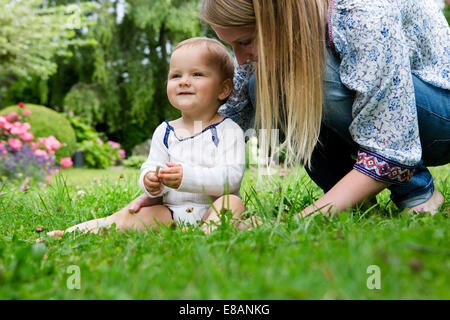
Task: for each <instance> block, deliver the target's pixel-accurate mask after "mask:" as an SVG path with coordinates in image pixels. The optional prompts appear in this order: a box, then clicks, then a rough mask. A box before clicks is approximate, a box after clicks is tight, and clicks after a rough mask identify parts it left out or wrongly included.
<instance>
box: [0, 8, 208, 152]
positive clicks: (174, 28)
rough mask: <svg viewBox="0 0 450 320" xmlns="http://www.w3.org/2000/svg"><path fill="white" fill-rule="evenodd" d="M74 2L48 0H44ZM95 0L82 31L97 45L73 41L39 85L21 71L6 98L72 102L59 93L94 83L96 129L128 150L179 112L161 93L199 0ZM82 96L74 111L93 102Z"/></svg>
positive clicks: (194, 23) (196, 25)
mask: <svg viewBox="0 0 450 320" xmlns="http://www.w3.org/2000/svg"><path fill="white" fill-rule="evenodd" d="M75 2H77V1H76V0H73V1H70V0H53V1H51V2H49V6H52V5H54V4H56V5H61V4H67V3H75ZM95 2H96V3H97V6H96V8H95V10H94V11H93V15H92V17H91V19H92V20H93V21H94V22H95V25H93V26H89V27H88V28H86V30H87V33H85V34H84V33H83V35H82V36H83V38H87V39H94V40H95V41H96V43H97V45H96V46H84V47H79V48H76V49H74V50H73V56H72V57H68V58H67V57H58V58H57V62H58V70H57V72H56V73H55V74H54V75H53V76H51V77H50V78H49V79H48V80H46V81H45V82H44V85H38V83H40V81H41V80H40V79H34V77H31V78H28V79H27V78H21V79H20V80H19V82H21V84H20V85H17V87H14V88H13V87H12V89H11V90H13V89H14V90H15V92H7V93H6V98H5V100H7V101H9V102H11V103H16V102H18V101H19V100H18V99H24V98H23V97H25V96H26V97H27V99H28V98H30V99H31V100H27V101H35V102H37V103H44V102H43V101H45V104H46V105H51V106H52V108H54V109H56V110H59V111H62V110H63V107H64V105H65V104H67V105H68V106H69V104H70V105H71V108H72V103H67V102H68V100H72V97H68V98H67V99H66V100H65V96H66V95H67V94H68V93H69V92H70V91H71V90H72V89H74V88H77V87H79V86H80V83H82V84H83V85H82V86H84V87H85V88H86V87H88V88H89V89H93V92H95V94H96V99H98V101H99V103H100V105H99V109H98V110H101V111H100V113H98V119H99V120H98V121H93V122H92V124H93V125H94V126H95V129H96V130H97V131H102V132H106V133H107V135H108V137H110V138H111V139H113V140H116V141H119V142H120V143H121V145H122V146H124V148H125V149H126V150H127V152H131V150H132V149H133V147H134V146H135V145H137V144H139V143H141V142H143V141H145V140H146V139H148V138H149V137H151V136H152V133H153V131H154V130H155V128H156V127H157V126H158V125H159V124H160V123H161V122H162V121H164V120H165V119H174V118H175V117H178V116H179V114H180V113H179V111H178V110H176V109H175V108H173V107H172V106H170V104H169V102H168V99H167V95H166V80H167V72H168V62H169V55H170V52H171V50H172V48H173V47H174V45H176V44H177V43H178V42H179V41H181V40H183V39H185V38H188V37H193V36H199V35H202V34H203V32H202V27H201V25H200V22H199V19H198V18H197V14H198V3H199V0H152V1H148V0H123V1H116V0H113V1H103V0H97V1H95ZM25 88H28V89H26V90H25ZM83 100H84V102H83V103H82V104H81V103H78V102H77V110H79V109H78V106H80V107H81V108H89V109H90V110H92V109H96V108H97V102H94V100H92V101H90V102H89V101H88V100H89V99H88V98H87V97H84V99H83ZM87 102H89V103H87ZM92 106H94V107H92ZM69 109H70V108H69ZM69 109H67V110H69ZM75 114H81V112H80V113H79V112H75ZM91 114H93V113H92V111H91ZM100 114H102V115H103V117H101V116H100ZM88 116H89V115H88ZM92 119H95V117H94V116H93V117H92ZM100 119H102V120H100Z"/></svg>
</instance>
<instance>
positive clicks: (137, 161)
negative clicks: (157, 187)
mask: <svg viewBox="0 0 450 320" xmlns="http://www.w3.org/2000/svg"><path fill="white" fill-rule="evenodd" d="M146 160H147V157H144V156H131V157H128V158H127V159H125V160H124V161H123V162H122V164H123V166H124V167H126V168H134V169H140V168H141V166H142V164H143V163H144V162H145V161H146Z"/></svg>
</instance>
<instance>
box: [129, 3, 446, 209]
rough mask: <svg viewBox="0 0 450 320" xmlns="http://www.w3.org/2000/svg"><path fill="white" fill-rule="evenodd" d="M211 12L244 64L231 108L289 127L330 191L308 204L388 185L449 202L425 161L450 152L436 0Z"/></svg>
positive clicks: (233, 113)
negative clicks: (436, 184)
mask: <svg viewBox="0 0 450 320" xmlns="http://www.w3.org/2000/svg"><path fill="white" fill-rule="evenodd" d="M201 18H202V19H203V20H204V21H205V22H207V23H208V24H209V25H211V26H212V28H213V29H214V30H215V32H216V33H217V35H218V37H219V38H220V39H222V40H223V41H225V42H227V43H229V44H230V45H231V46H232V48H233V51H234V53H235V55H236V59H237V62H238V64H239V66H238V67H237V73H236V79H235V91H234V92H233V95H232V97H231V98H230V99H229V101H228V103H227V104H226V105H225V106H223V107H222V108H221V111H222V114H224V115H227V116H230V117H231V118H233V120H235V121H236V122H238V123H239V124H240V125H241V126H242V127H243V128H244V129H246V128H248V127H250V126H252V125H253V116H252V115H253V114H255V123H256V125H257V127H259V128H267V129H272V128H276V127H277V126H280V127H281V129H282V131H283V132H284V134H285V136H286V145H287V151H288V155H289V156H290V158H292V159H301V160H302V162H303V163H304V164H305V166H306V168H307V172H308V174H309V175H310V177H311V178H312V179H313V180H314V181H315V182H316V183H317V184H318V185H319V186H320V187H321V188H322V189H323V190H324V192H325V194H324V196H323V197H322V198H320V199H319V200H317V201H316V202H315V203H314V204H313V205H311V206H310V207H308V208H306V209H305V210H304V211H303V212H302V215H309V214H311V213H317V212H319V211H320V212H323V213H326V212H329V211H330V210H331V211H335V210H337V211H340V210H344V209H345V208H347V207H354V206H356V205H358V204H360V203H362V202H363V201H365V200H367V199H371V198H373V197H374V196H375V195H376V194H378V193H379V192H380V191H382V190H383V189H385V188H389V189H390V191H391V198H392V200H393V201H394V203H395V204H396V205H397V206H398V207H399V208H400V209H404V208H409V209H410V210H414V211H423V210H425V211H430V212H432V213H435V212H436V211H437V210H438V208H439V207H440V205H441V204H442V202H443V196H442V194H440V193H439V191H438V190H436V189H435V187H434V184H433V178H432V176H431V174H430V172H429V171H428V169H427V168H426V167H425V166H426V165H443V164H446V163H448V162H449V160H450V147H449V144H450V142H449V141H450V124H449V105H450V95H449V92H450V91H449V90H450V76H449V75H450V61H449V56H450V53H449V52H450V32H449V27H448V24H447V22H446V21H445V18H444V16H443V15H442V13H440V12H439V11H438V9H437V8H436V7H435V5H434V3H432V2H431V1H423V0H392V1H384V0H378V1H365V0H329V1H327V0H284V1H275V0H273V1H272V0H253V1H252V0H204V1H203V5H202V11H201ZM251 63H254V64H255V67H256V68H255V69H256V71H253V68H252V65H251ZM255 88H257V90H256V89H255ZM280 97H281V98H280ZM248 102H250V103H248ZM266 143H267V144H270V143H271V142H270V137H267V139H266ZM352 156H353V158H352ZM355 156H356V160H355ZM143 202H145V201H143V200H142V199H138V200H137V201H135V202H134V203H133V205H134V206H136V208H137V207H139V206H140V205H142V204H143Z"/></svg>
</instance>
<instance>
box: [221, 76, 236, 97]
mask: <svg viewBox="0 0 450 320" xmlns="http://www.w3.org/2000/svg"><path fill="white" fill-rule="evenodd" d="M231 91H233V79H226V80H224V81H223V82H222V90H221V91H220V93H219V97H218V98H219V100H221V101H222V100H225V99H226V98H228V96H229V95H230V94H231Z"/></svg>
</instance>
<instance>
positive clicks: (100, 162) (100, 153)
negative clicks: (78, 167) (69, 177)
mask: <svg viewBox="0 0 450 320" xmlns="http://www.w3.org/2000/svg"><path fill="white" fill-rule="evenodd" d="M79 146H80V150H81V151H83V155H84V162H85V164H86V165H87V166H88V167H90V168H97V169H106V168H108V167H110V166H112V165H113V162H114V156H113V154H114V150H113V148H112V147H111V146H110V145H108V144H105V143H103V141H101V140H100V139H98V140H85V141H83V142H81V143H80V144H79Z"/></svg>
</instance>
